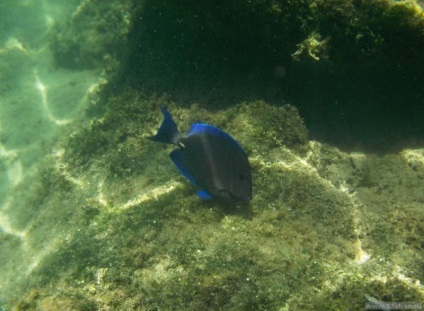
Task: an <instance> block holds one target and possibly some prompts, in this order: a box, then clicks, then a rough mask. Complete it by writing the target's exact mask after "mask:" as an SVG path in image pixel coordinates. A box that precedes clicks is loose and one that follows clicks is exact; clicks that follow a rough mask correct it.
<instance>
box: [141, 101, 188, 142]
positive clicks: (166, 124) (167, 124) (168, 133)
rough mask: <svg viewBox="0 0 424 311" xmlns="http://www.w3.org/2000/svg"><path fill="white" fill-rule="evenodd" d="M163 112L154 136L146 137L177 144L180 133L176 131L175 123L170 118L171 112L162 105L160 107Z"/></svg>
mask: <svg viewBox="0 0 424 311" xmlns="http://www.w3.org/2000/svg"><path fill="white" fill-rule="evenodd" d="M160 109H161V111H162V113H163V121H162V124H161V126H160V128H159V130H158V132H157V133H156V135H154V136H150V137H148V138H149V139H150V140H153V141H157V142H161V143H166V144H174V145H177V143H178V141H179V140H180V139H181V134H180V132H179V131H178V128H177V125H176V124H175V122H174V120H172V116H171V114H170V113H169V112H168V110H166V109H165V108H164V107H161V108H160Z"/></svg>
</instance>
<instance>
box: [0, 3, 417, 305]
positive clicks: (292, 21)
mask: <svg viewBox="0 0 424 311" xmlns="http://www.w3.org/2000/svg"><path fill="white" fill-rule="evenodd" d="M120 3H121V2H120ZM421 4H422V3H418V2H415V1H388V0H376V1H348V0H332V1H324V0H323V1H319V0H317V1H312V0H310V1H306V0H304V1H285V0H279V1H270V0H254V1H233V2H231V1H230V2H228V1H226V2H223V3H221V5H219V6H218V5H217V4H216V2H215V1H203V2H202V5H200V4H198V2H197V1H189V0H187V1H183V2H181V1H173V0H162V1H141V2H140V1H123V2H122V4H116V3H114V4H103V3H99V2H97V1H81V2H80V3H79V5H78V6H77V7H76V9H75V10H74V11H73V12H72V14H70V15H69V19H67V20H65V21H63V22H62V23H59V24H58V25H57V26H55V27H54V28H53V29H52V31H51V33H50V35H49V36H48V40H50V41H49V42H50V45H49V46H50V48H51V49H52V51H53V52H52V54H53V57H54V59H55V65H56V66H57V67H58V68H61V67H66V68H68V69H67V70H75V71H78V70H86V69H87V68H91V70H97V71H98V72H100V74H101V75H102V77H103V79H104V82H103V84H102V87H101V88H100V90H99V91H97V92H96V97H95V98H92V100H91V101H90V104H89V105H88V106H87V108H86V109H85V110H84V112H85V114H86V116H87V120H88V119H89V120H90V121H87V122H85V123H83V122H81V123H79V124H78V125H80V124H82V125H83V126H78V127H77V126H75V127H74V128H73V129H71V130H69V131H68V132H67V133H66V135H63V137H62V139H61V140H60V141H59V143H58V144H57V146H56V147H55V152H52V153H49V154H48V155H47V156H46V157H45V158H44V159H43V160H42V161H41V162H40V163H39V165H38V169H37V173H34V174H33V175H32V178H31V179H23V180H22V181H20V182H19V183H17V184H16V185H15V186H14V187H13V188H11V189H10V193H11V196H13V197H19V200H14V201H13V209H8V218H9V219H13V228H14V230H7V232H4V233H2V230H1V227H0V248H1V249H2V252H0V271H1V273H2V275H3V279H5V280H7V282H6V284H7V286H4V285H3V287H0V289H1V293H0V310H1V308H2V306H3V308H5V310H8V309H12V310H65V309H66V310H362V309H363V308H364V305H365V303H366V302H374V303H376V302H382V301H385V302H421V301H423V300H424V287H423V285H422V284H421V283H422V281H423V277H424V270H423V267H424V265H423V264H424V260H423V258H424V257H423V237H424V222H423V219H424V209H423V204H424V203H423V202H424V193H423V192H422V189H424V149H423V148H422V144H421V143H422V142H421V141H420V139H419V138H418V137H419V135H416V136H414V135H412V134H411V133H415V134H417V133H418V134H420V133H421V132H420V130H419V129H417V127H416V125H417V124H416V123H415V122H416V119H414V118H418V117H417V116H412V115H410V112H411V111H415V112H417V111H418V112H419V111H422V107H417V106H414V105H412V101H413V100H417V99H419V98H422V91H419V89H418V88H417V86H418V84H419V83H420V81H422V80H419V79H420V77H422V72H421V73H418V71H420V70H421V69H422V66H423V65H422V63H421V62H418V60H419V59H420V55H423V52H424V51H423V49H424V44H423V43H424V38H423V34H424V32H423V30H424V12H423V10H422V8H421V6H420V5H421ZM112 25H113V26H112ZM0 55H1V54H0ZM395 63H396V65H393V64H395ZM420 66H421V67H420ZM362 69H364V70H363V71H361V70H362ZM361 75H362V80H361V81H359V82H358V83H352V82H353V81H357V80H358V77H359V76H361ZM375 77H385V79H383V80H384V81H379V82H375ZM373 81H374V82H373ZM349 82H351V83H349ZM393 85H395V86H396V87H395V88H394V89H390V88H387V87H389V86H393ZM362 87H364V89H361V88H362ZM358 89H361V92H360V93H357V91H358ZM370 90H374V91H378V92H383V91H384V93H378V94H382V95H381V98H380V100H379V101H378V102H376V103H374V102H373V103H371V101H372V100H375V99H376V98H378V97H379V96H378V94H375V93H373V92H371V91H370ZM399 90H401V91H402V92H401V93H399V95H398V96H399V97H398V98H392V100H391V101H389V102H386V103H383V101H385V100H386V99H387V98H389V96H391V95H393V93H394V92H395V91H399ZM386 92H387V94H386ZM352 94H354V96H352ZM367 95H369V97H370V98H369V99H368V101H367V100H366V98H367ZM408 96H409V98H407V97H408ZM361 100H364V103H361V102H360V101H361ZM400 103H404V106H402V107H403V108H402V109H401V110H397V108H398V105H400ZM367 105H368V106H367ZM160 106H166V107H167V108H168V109H169V110H170V112H171V113H172V115H173V116H174V118H175V121H176V122H177V123H178V125H179V128H180V130H181V132H183V133H185V132H186V131H187V130H188V128H189V126H190V124H191V123H193V122H198V121H201V122H205V123H209V124H213V125H215V126H217V127H219V128H222V129H225V131H226V132H228V133H230V134H231V135H232V136H234V137H235V138H236V139H237V140H238V141H239V142H240V144H241V145H242V146H243V147H244V149H245V150H246V152H247V154H248V156H249V161H250V164H251V167H252V175H253V199H252V201H251V202H249V203H238V202H230V203H229V202H226V203H225V202H224V203H223V202H219V201H202V200H200V199H199V198H197V197H196V196H195V195H194V188H193V186H192V185H190V184H189V183H188V182H187V181H186V180H185V179H184V178H183V177H182V176H180V175H179V173H178V171H177V170H176V169H175V167H174V166H173V164H172V162H171V161H170V159H169V157H168V153H169V152H170V150H171V149H170V148H171V147H169V146H164V145H160V144H155V143H152V142H151V141H149V140H148V139H147V137H148V136H150V135H152V134H153V133H154V132H155V130H156V129H157V126H158V124H160V121H161V114H160V110H159V107H160ZM381 110H384V112H382V111H381ZM386 110H387V111H386ZM376 111H377V112H376ZM399 111H402V113H400V112H399ZM360 112H362V114H363V119H364V120H362V121H361V122H360V124H359V125H358V124H355V123H354V121H355V120H358V119H359V116H358V115H359V114H360ZM394 115H398V116H399V122H398V123H397V124H393V123H384V122H383V121H381V120H383V119H384V120H386V119H387V118H388V119H389V121H393V120H392V119H390V118H392V117H393V116H394ZM401 117H402V118H406V119H400V118H401ZM408 118H409V119H408ZM408 120H409V121H408ZM369 122H373V124H370V125H369V126H368V127H366V128H365V129H362V130H361V125H363V124H365V123H367V124H368V123H369ZM381 122H383V123H381ZM408 122H409V124H410V127H405V124H406V123H408ZM389 124H390V125H391V126H392V127H393V128H392V127H390V128H391V129H390V130H388V131H387V132H382V130H384V129H385V126H388V125H389ZM398 129H403V131H401V132H399V131H396V130H398ZM395 132H396V133H397V135H398V136H396V135H395ZM361 135H363V136H361ZM365 135H369V137H368V136H365ZM383 136H384V138H385V140H381V139H380V138H381V137H383ZM405 137H407V138H408V139H403V138H405ZM395 138H397V139H395ZM379 139H380V140H379ZM420 146H421V147H420ZM0 155H1V153H0ZM0 224H1V222H0ZM5 231H6V230H5ZM15 231H16V232H22V234H13V232H15ZM18 271H23V272H18Z"/></svg>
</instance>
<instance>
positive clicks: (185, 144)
mask: <svg viewBox="0 0 424 311" xmlns="http://www.w3.org/2000/svg"><path fill="white" fill-rule="evenodd" d="M161 110H162V113H163V115H164V119H163V122H162V125H161V126H160V128H159V130H158V133H157V134H156V135H154V136H152V137H149V139H151V140H153V141H157V142H163V143H169V144H174V145H176V146H178V148H177V149H175V150H173V151H172V152H171V154H170V157H171V159H172V161H173V162H174V164H175V166H176V167H177V168H178V170H179V171H180V173H181V174H182V175H183V176H184V177H186V178H187V179H188V180H189V181H190V182H191V183H192V184H194V185H196V186H198V187H199V188H200V189H201V190H200V191H199V192H198V193H197V194H198V196H199V197H201V198H203V199H212V198H217V199H223V200H234V199H239V200H243V201H249V200H251V199H252V175H251V171H250V165H249V161H248V158H247V155H246V153H245V152H244V150H243V148H242V147H241V146H240V145H239V143H238V142H237V141H236V140H235V139H234V138H232V137H231V136H230V135H229V134H227V133H225V132H224V131H222V130H220V129H218V128H217V127H215V126H212V125H209V124H203V123H195V124H193V125H192V126H191V128H190V130H189V131H188V133H187V135H186V137H182V136H181V134H180V132H179V131H178V128H177V125H176V124H175V122H174V120H173V119H172V116H171V115H170V113H169V112H168V111H167V110H166V109H165V108H163V107H162V108H161Z"/></svg>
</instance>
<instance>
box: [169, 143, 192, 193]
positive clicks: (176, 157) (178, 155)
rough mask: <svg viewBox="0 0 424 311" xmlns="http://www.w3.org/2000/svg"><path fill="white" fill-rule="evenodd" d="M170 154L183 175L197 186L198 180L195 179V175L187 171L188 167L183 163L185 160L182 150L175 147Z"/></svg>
mask: <svg viewBox="0 0 424 311" xmlns="http://www.w3.org/2000/svg"><path fill="white" fill-rule="evenodd" d="M169 156H170V157H171V159H172V162H174V164H175V166H176V167H177V168H178V170H179V171H180V173H181V175H183V176H184V177H185V178H187V179H188V180H189V182H191V183H192V184H193V185H195V186H197V184H196V181H195V180H194V178H193V176H191V175H190V173H189V172H187V170H186V168H185V167H184V165H183V161H182V159H181V150H180V149H175V150H174V151H172V152H171V153H170V154H169Z"/></svg>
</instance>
